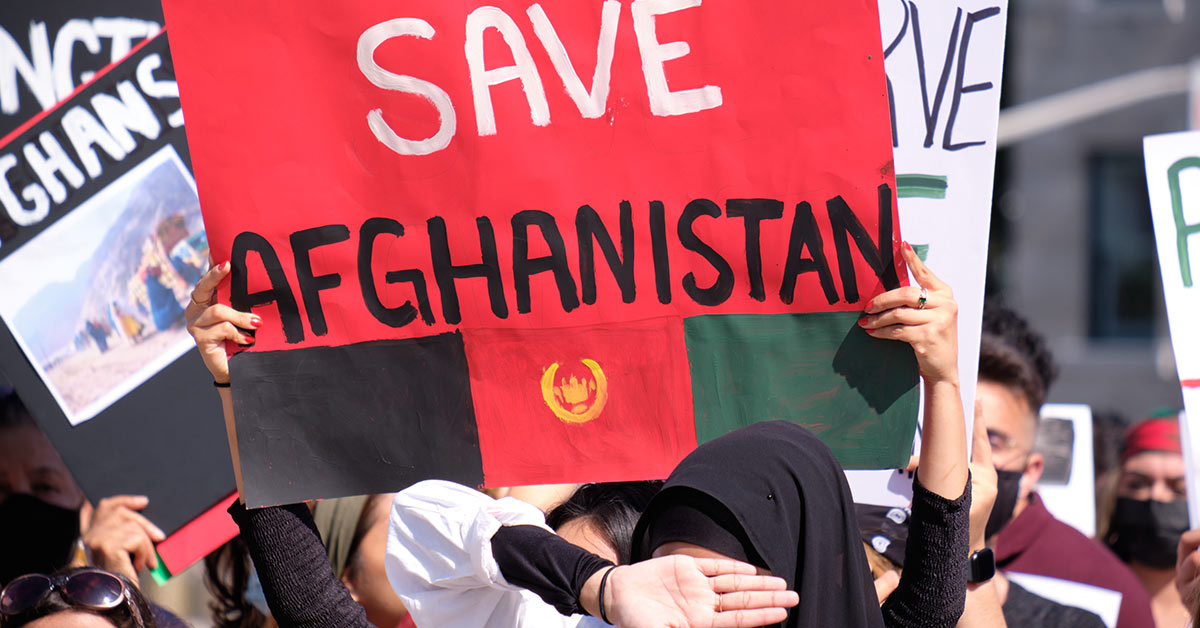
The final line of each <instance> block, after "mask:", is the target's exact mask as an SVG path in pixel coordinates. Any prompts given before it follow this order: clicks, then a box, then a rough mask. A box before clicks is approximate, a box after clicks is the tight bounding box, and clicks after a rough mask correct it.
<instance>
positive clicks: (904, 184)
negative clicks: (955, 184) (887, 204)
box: [896, 174, 950, 198]
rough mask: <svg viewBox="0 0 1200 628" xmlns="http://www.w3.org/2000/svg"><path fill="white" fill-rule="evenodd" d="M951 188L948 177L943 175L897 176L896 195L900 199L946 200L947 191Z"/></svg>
mask: <svg viewBox="0 0 1200 628" xmlns="http://www.w3.org/2000/svg"><path fill="white" fill-rule="evenodd" d="M949 186H950V184H949V182H948V181H947V179H946V177H944V176H941V175H932V174H898V175H896V195H897V196H898V197H900V198H912V197H919V198H946V189H947V188H948V187H949Z"/></svg>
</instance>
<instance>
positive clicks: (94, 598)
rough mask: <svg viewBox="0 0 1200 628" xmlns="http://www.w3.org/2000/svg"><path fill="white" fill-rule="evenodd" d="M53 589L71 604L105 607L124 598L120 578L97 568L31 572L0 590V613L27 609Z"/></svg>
mask: <svg viewBox="0 0 1200 628" xmlns="http://www.w3.org/2000/svg"><path fill="white" fill-rule="evenodd" d="M55 590H57V591H58V592H59V594H61V595H62V597H63V599H64V600H66V601H67V602H70V603H71V604H74V605H75V606H82V607H84V608H89V609H92V610H109V609H113V608H116V607H118V606H120V605H121V604H122V603H124V602H125V601H126V600H127V599H128V597H129V596H128V593H127V592H126V591H125V583H124V582H122V581H121V579H120V578H118V577H116V576H114V575H113V574H110V573H108V572H107V571H100V570H98V569H87V570H83V571H76V572H74V573H70V574H66V575H57V576H47V575H45V574H40V573H34V574H29V575H25V576H21V577H20V578H17V579H16V580H13V581H12V582H10V583H8V586H6V587H4V590H3V591H0V614H4V615H15V614H17V613H20V612H23V611H27V610H29V609H30V608H33V607H34V606H36V605H37V604H38V603H39V602H41V601H42V600H44V599H46V596H47V595H50V593H51V592H53V591H55Z"/></svg>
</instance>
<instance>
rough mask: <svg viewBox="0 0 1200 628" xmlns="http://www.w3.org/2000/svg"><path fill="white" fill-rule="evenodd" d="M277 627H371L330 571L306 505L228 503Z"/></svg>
mask: <svg viewBox="0 0 1200 628" xmlns="http://www.w3.org/2000/svg"><path fill="white" fill-rule="evenodd" d="M229 514H230V515H231V516H232V517H233V520H234V522H235V523H237V526H238V528H239V529H240V530H241V532H242V538H243V539H245V541H246V545H247V546H248V547H249V548H250V558H251V559H253V560H254V569H255V570H256V571H257V572H258V579H259V580H260V581H261V582H262V587H263V594H264V595H265V596H266V598H267V604H268V605H269V606H270V607H271V614H272V615H273V616H274V618H275V622H276V623H278V624H279V626H280V628H374V626H372V625H371V623H370V622H369V621H367V614H366V611H364V610H363V607H362V606H360V605H359V604H358V602H355V601H354V598H352V597H350V592H349V591H348V590H346V587H345V586H344V585H343V584H342V583H341V581H340V580H338V578H337V576H336V575H335V574H334V573H333V566H331V565H330V564H329V558H328V556H327V555H326V553H325V545H324V544H323V543H322V542H321V535H320V533H319V532H317V526H316V524H315V523H314V522H313V518H312V514H311V513H309V511H308V506H305V505H304V504H290V505H287V506H274V507H269V508H256V509H254V510H247V509H246V507H245V506H244V505H243V504H242V503H241V502H240V501H235V502H234V503H233V505H232V506H230V507H229Z"/></svg>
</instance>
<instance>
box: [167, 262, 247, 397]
mask: <svg viewBox="0 0 1200 628" xmlns="http://www.w3.org/2000/svg"><path fill="white" fill-rule="evenodd" d="M228 275H229V262H224V263H222V264H218V265H216V266H213V267H212V268H211V269H209V271H208V274H206V275H204V277H202V278H200V281H199V282H198V283H196V289H195V290H193V291H192V300H191V302H190V303H188V306H187V310H186V311H185V312H184V315H185V316H186V317H187V329H188V333H190V334H191V335H192V337H193V338H195V339H196V348H197V349H198V350H199V351H200V357H201V358H202V359H203V360H204V366H206V367H208V370H209V372H210V373H212V376H213V381H214V382H221V383H224V382H228V381H229V358H228V356H227V355H226V353H225V343H226V342H235V343H237V344H239V345H242V346H249V345H252V344H254V336H251V335H248V334H246V333H243V332H242V330H244V329H257V328H258V327H259V326H260V325H262V319H261V318H259V317H258V316H257V315H255V314H250V313H249V312H239V311H237V310H235V309H233V308H231V307H229V306H227V305H221V304H219V303H217V286H218V285H220V283H221V282H222V281H224V280H225V277H226V276H228Z"/></svg>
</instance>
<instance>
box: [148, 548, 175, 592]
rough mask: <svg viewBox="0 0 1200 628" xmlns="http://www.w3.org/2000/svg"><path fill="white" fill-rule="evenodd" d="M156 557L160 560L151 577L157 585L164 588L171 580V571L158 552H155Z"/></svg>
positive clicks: (151, 572) (151, 571) (152, 570)
mask: <svg viewBox="0 0 1200 628" xmlns="http://www.w3.org/2000/svg"><path fill="white" fill-rule="evenodd" d="M154 557H155V558H157V559H158V566H157V567H155V568H154V569H151V570H150V575H151V576H152V577H153V578H154V583H155V584H157V585H159V586H162V585H164V584H166V583H167V581H168V580H170V579H171V575H172V574H171V570H170V569H167V563H166V562H164V561H163V559H162V556H159V555H158V552H157V551H156V552H154Z"/></svg>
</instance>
